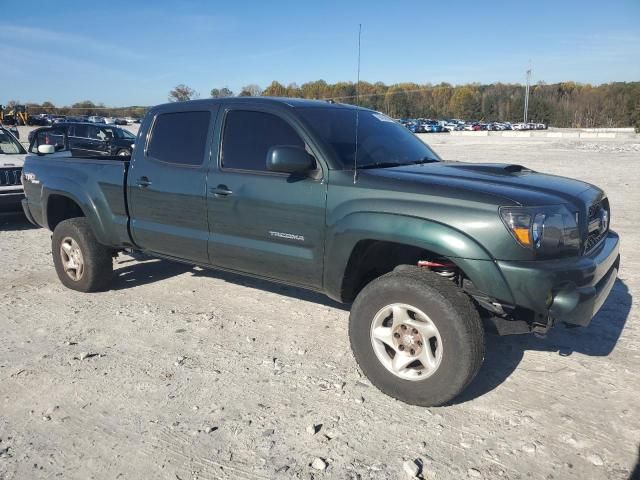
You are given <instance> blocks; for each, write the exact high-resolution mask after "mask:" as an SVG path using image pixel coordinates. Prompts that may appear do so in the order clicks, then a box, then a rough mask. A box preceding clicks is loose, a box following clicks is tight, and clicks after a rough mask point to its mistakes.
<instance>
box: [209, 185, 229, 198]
mask: <svg viewBox="0 0 640 480" xmlns="http://www.w3.org/2000/svg"><path fill="white" fill-rule="evenodd" d="M209 191H210V192H211V193H213V194H214V195H215V196H216V197H218V198H219V197H228V196H229V195H232V194H233V190H229V188H227V186H226V185H218V186H217V187H215V188H212V189H210V190H209Z"/></svg>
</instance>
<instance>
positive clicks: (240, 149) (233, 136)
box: [222, 110, 305, 171]
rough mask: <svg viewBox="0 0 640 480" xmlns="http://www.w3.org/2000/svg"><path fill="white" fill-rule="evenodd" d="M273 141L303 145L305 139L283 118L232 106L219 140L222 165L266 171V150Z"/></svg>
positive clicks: (274, 144) (271, 145) (275, 142)
mask: <svg viewBox="0 0 640 480" xmlns="http://www.w3.org/2000/svg"><path fill="white" fill-rule="evenodd" d="M276 145H280V146H282V145H292V146H298V147H302V148H304V146H305V144H304V141H303V140H302V139H301V138H300V136H299V135H298V134H297V133H296V131H295V130H294V129H293V127H291V125H289V124H288V123H287V122H286V121H284V120H283V119H282V118H280V117H278V116H276V115H272V114H270V113H264V112H251V111H246V110H231V111H230V112H228V113H227V116H226V119H225V124H224V137H223V140H222V167H223V168H231V169H238V170H255V171H266V170H267V167H266V160H267V152H268V151H269V149H270V148H271V147H274V146H276Z"/></svg>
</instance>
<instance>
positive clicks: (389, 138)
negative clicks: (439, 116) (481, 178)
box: [296, 107, 440, 169]
mask: <svg viewBox="0 0 640 480" xmlns="http://www.w3.org/2000/svg"><path fill="white" fill-rule="evenodd" d="M296 111H297V112H298V113H299V114H300V116H301V117H302V118H303V119H304V120H305V121H306V123H308V126H309V128H310V129H311V130H313V131H314V132H315V133H316V134H317V135H318V136H319V137H321V139H322V140H323V141H324V142H325V143H326V144H327V146H329V147H330V148H331V149H332V150H333V153H334V157H335V158H336V159H337V160H338V161H339V162H340V164H341V167H342V168H343V169H351V168H353V164H354V158H355V150H356V141H355V140H356V112H357V111H358V112H359V113H358V159H357V160H358V168H375V167H392V166H398V165H410V164H414V163H424V162H429V161H439V160H440V157H438V155H437V154H436V153H435V152H434V151H433V150H431V149H430V148H429V147H428V146H427V145H426V144H425V143H424V142H422V141H421V140H420V139H419V138H418V137H416V136H415V135H414V134H412V133H411V132H409V131H408V130H407V129H406V128H405V127H403V126H402V125H400V124H399V123H397V122H395V121H394V120H393V119H391V118H389V117H387V116H386V115H383V114H381V113H376V112H372V111H369V110H355V109H347V108H335V107H327V108H318V107H306V108H304V107H303V108H298V109H296Z"/></svg>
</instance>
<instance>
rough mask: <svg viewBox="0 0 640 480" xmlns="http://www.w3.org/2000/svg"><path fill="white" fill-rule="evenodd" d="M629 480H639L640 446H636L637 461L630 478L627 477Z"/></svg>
mask: <svg viewBox="0 0 640 480" xmlns="http://www.w3.org/2000/svg"><path fill="white" fill-rule="evenodd" d="M629 480H640V446H638V461H637V462H636V466H635V468H634V469H633V472H631V476H629Z"/></svg>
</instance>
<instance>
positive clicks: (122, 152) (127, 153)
mask: <svg viewBox="0 0 640 480" xmlns="http://www.w3.org/2000/svg"><path fill="white" fill-rule="evenodd" d="M117 156H118V157H130V156H131V150H129V149H128V148H123V149H122V150H118V153H117Z"/></svg>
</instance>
